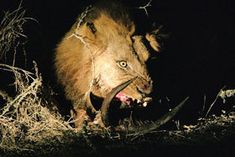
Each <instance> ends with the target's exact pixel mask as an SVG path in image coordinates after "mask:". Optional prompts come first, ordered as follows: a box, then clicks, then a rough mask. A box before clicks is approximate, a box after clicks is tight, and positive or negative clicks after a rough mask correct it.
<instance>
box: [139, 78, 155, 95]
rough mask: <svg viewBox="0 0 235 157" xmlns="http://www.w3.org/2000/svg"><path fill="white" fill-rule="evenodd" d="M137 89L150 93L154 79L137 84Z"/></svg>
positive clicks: (143, 92) (145, 93) (144, 93)
mask: <svg viewBox="0 0 235 157" xmlns="http://www.w3.org/2000/svg"><path fill="white" fill-rule="evenodd" d="M137 90H138V91H139V92H140V93H141V94H142V95H143V96H146V95H149V94H150V93H151V92H152V81H148V82H145V83H143V84H141V85H139V86H137Z"/></svg>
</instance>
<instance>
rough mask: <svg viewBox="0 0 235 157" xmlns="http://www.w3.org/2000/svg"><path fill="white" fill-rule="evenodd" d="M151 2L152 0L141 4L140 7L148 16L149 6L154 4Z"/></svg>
mask: <svg viewBox="0 0 235 157" xmlns="http://www.w3.org/2000/svg"><path fill="white" fill-rule="evenodd" d="M151 3H152V0H149V2H148V3H147V4H145V5H144V6H139V7H138V9H143V10H144V11H145V14H146V15H147V16H148V15H149V14H148V10H147V8H148V7H151V6H152V5H151Z"/></svg>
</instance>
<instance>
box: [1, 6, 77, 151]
mask: <svg viewBox="0 0 235 157" xmlns="http://www.w3.org/2000/svg"><path fill="white" fill-rule="evenodd" d="M28 20H32V18H29V17H25V10H23V9H22V7H21V4H20V5H19V7H18V8H17V9H16V10H15V11H13V12H5V14H4V17H3V19H2V20H1V22H0V61H3V59H4V58H5V59H6V57H10V58H12V65H8V64H0V71H1V72H3V71H4V74H5V73H10V74H11V75H12V76H13V78H14V83H13V84H14V86H13V89H14V91H15V92H14V93H15V94H13V96H10V95H12V93H7V92H6V91H2V89H0V150H7V151H9V150H22V149H23V150H24V149H28V148H29V146H27V143H30V142H34V143H35V142H42V141H44V140H45V139H47V140H48V139H53V138H56V139H57V140H59V139H60V138H62V136H63V134H64V132H65V131H68V130H71V131H75V130H74V129H73V128H72V127H71V126H70V124H69V123H70V122H68V121H64V120H63V118H62V117H61V116H60V114H58V113H57V112H51V111H50V110H49V109H48V106H56V104H53V103H52V102H50V101H48V100H46V99H45V94H44V93H43V91H42V90H43V88H44V87H43V84H42V77H41V75H40V74H39V72H38V68H37V66H36V63H35V62H34V72H29V71H26V70H24V69H22V68H19V67H15V66H14V65H15V55H16V51H17V47H18V46H22V45H23V44H22V40H20V38H21V37H23V38H26V37H27V36H26V35H24V32H23V25H24V24H25V23H26V22H27V21H28ZM12 52H13V53H12ZM8 76H9V75H8ZM4 79H5V80H6V79H8V78H4V75H1V77H0V81H2V80H4ZM9 80H10V79H9ZM6 86H7V85H6ZM9 88H10V87H9ZM1 100H2V101H1Z"/></svg>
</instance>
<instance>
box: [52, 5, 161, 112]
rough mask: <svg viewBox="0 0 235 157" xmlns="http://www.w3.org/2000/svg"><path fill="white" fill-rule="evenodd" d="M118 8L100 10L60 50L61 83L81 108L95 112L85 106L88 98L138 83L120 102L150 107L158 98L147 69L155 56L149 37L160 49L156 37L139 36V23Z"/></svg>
mask: <svg viewBox="0 0 235 157" xmlns="http://www.w3.org/2000/svg"><path fill="white" fill-rule="evenodd" d="M118 7H120V5H116V4H114V6H110V8H105V7H100V6H99V5H98V6H95V7H93V8H91V9H90V10H87V11H86V12H84V13H83V14H82V15H81V16H80V18H79V19H78V20H77V22H76V23H75V24H74V25H73V27H72V28H71V30H70V31H69V32H68V33H67V34H66V36H65V37H64V38H63V40H62V41H61V42H60V43H59V45H58V47H57V50H56V59H55V66H56V71H57V76H58V79H59V81H60V83H61V84H62V85H63V86H64V87H65V92H66V96H67V98H68V99H70V100H72V102H73V103H74V106H76V107H78V108H86V107H89V106H87V103H84V104H83V103H82V102H83V101H81V100H84V97H85V96H86V93H87V92H91V93H92V94H93V95H96V96H98V97H103V98H104V97H106V95H107V94H108V93H109V92H110V91H111V90H112V89H113V88H115V87H116V86H118V85H120V84H121V83H123V82H125V81H127V80H130V79H132V78H135V77H136V79H135V80H134V81H133V82H132V83H131V84H130V85H129V86H128V87H127V88H125V89H124V90H122V91H121V92H119V93H118V94H117V95H116V99H119V100H120V101H122V102H123V103H125V104H127V105H129V104H130V103H131V102H133V101H134V100H136V101H138V102H142V103H144V102H145V101H149V97H148V96H149V94H150V93H151V92H152V80H151V78H150V77H149V74H148V70H147V68H146V61H147V60H148V58H149V52H148V50H147V48H146V47H145V45H144V44H143V42H142V40H145V37H146V38H147V40H149V42H150V45H151V46H152V47H153V49H155V50H158V44H157V42H156V40H155V39H154V35H151V34H147V35H146V36H145V37H144V36H141V35H135V24H134V22H133V21H132V20H130V18H129V15H128V13H127V11H126V10H125V9H123V8H122V9H120V8H118ZM111 8H112V9H111ZM85 101H86V98H85Z"/></svg>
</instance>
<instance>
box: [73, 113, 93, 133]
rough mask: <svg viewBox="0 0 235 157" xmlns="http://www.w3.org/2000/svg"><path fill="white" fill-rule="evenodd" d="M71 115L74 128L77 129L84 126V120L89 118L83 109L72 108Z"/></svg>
mask: <svg viewBox="0 0 235 157" xmlns="http://www.w3.org/2000/svg"><path fill="white" fill-rule="evenodd" d="M72 116H73V118H74V124H75V128H77V129H78V130H81V129H82V128H83V126H84V123H85V121H87V120H88V119H89V116H88V115H87V113H86V110H84V109H76V110H74V112H73V113H72Z"/></svg>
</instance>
